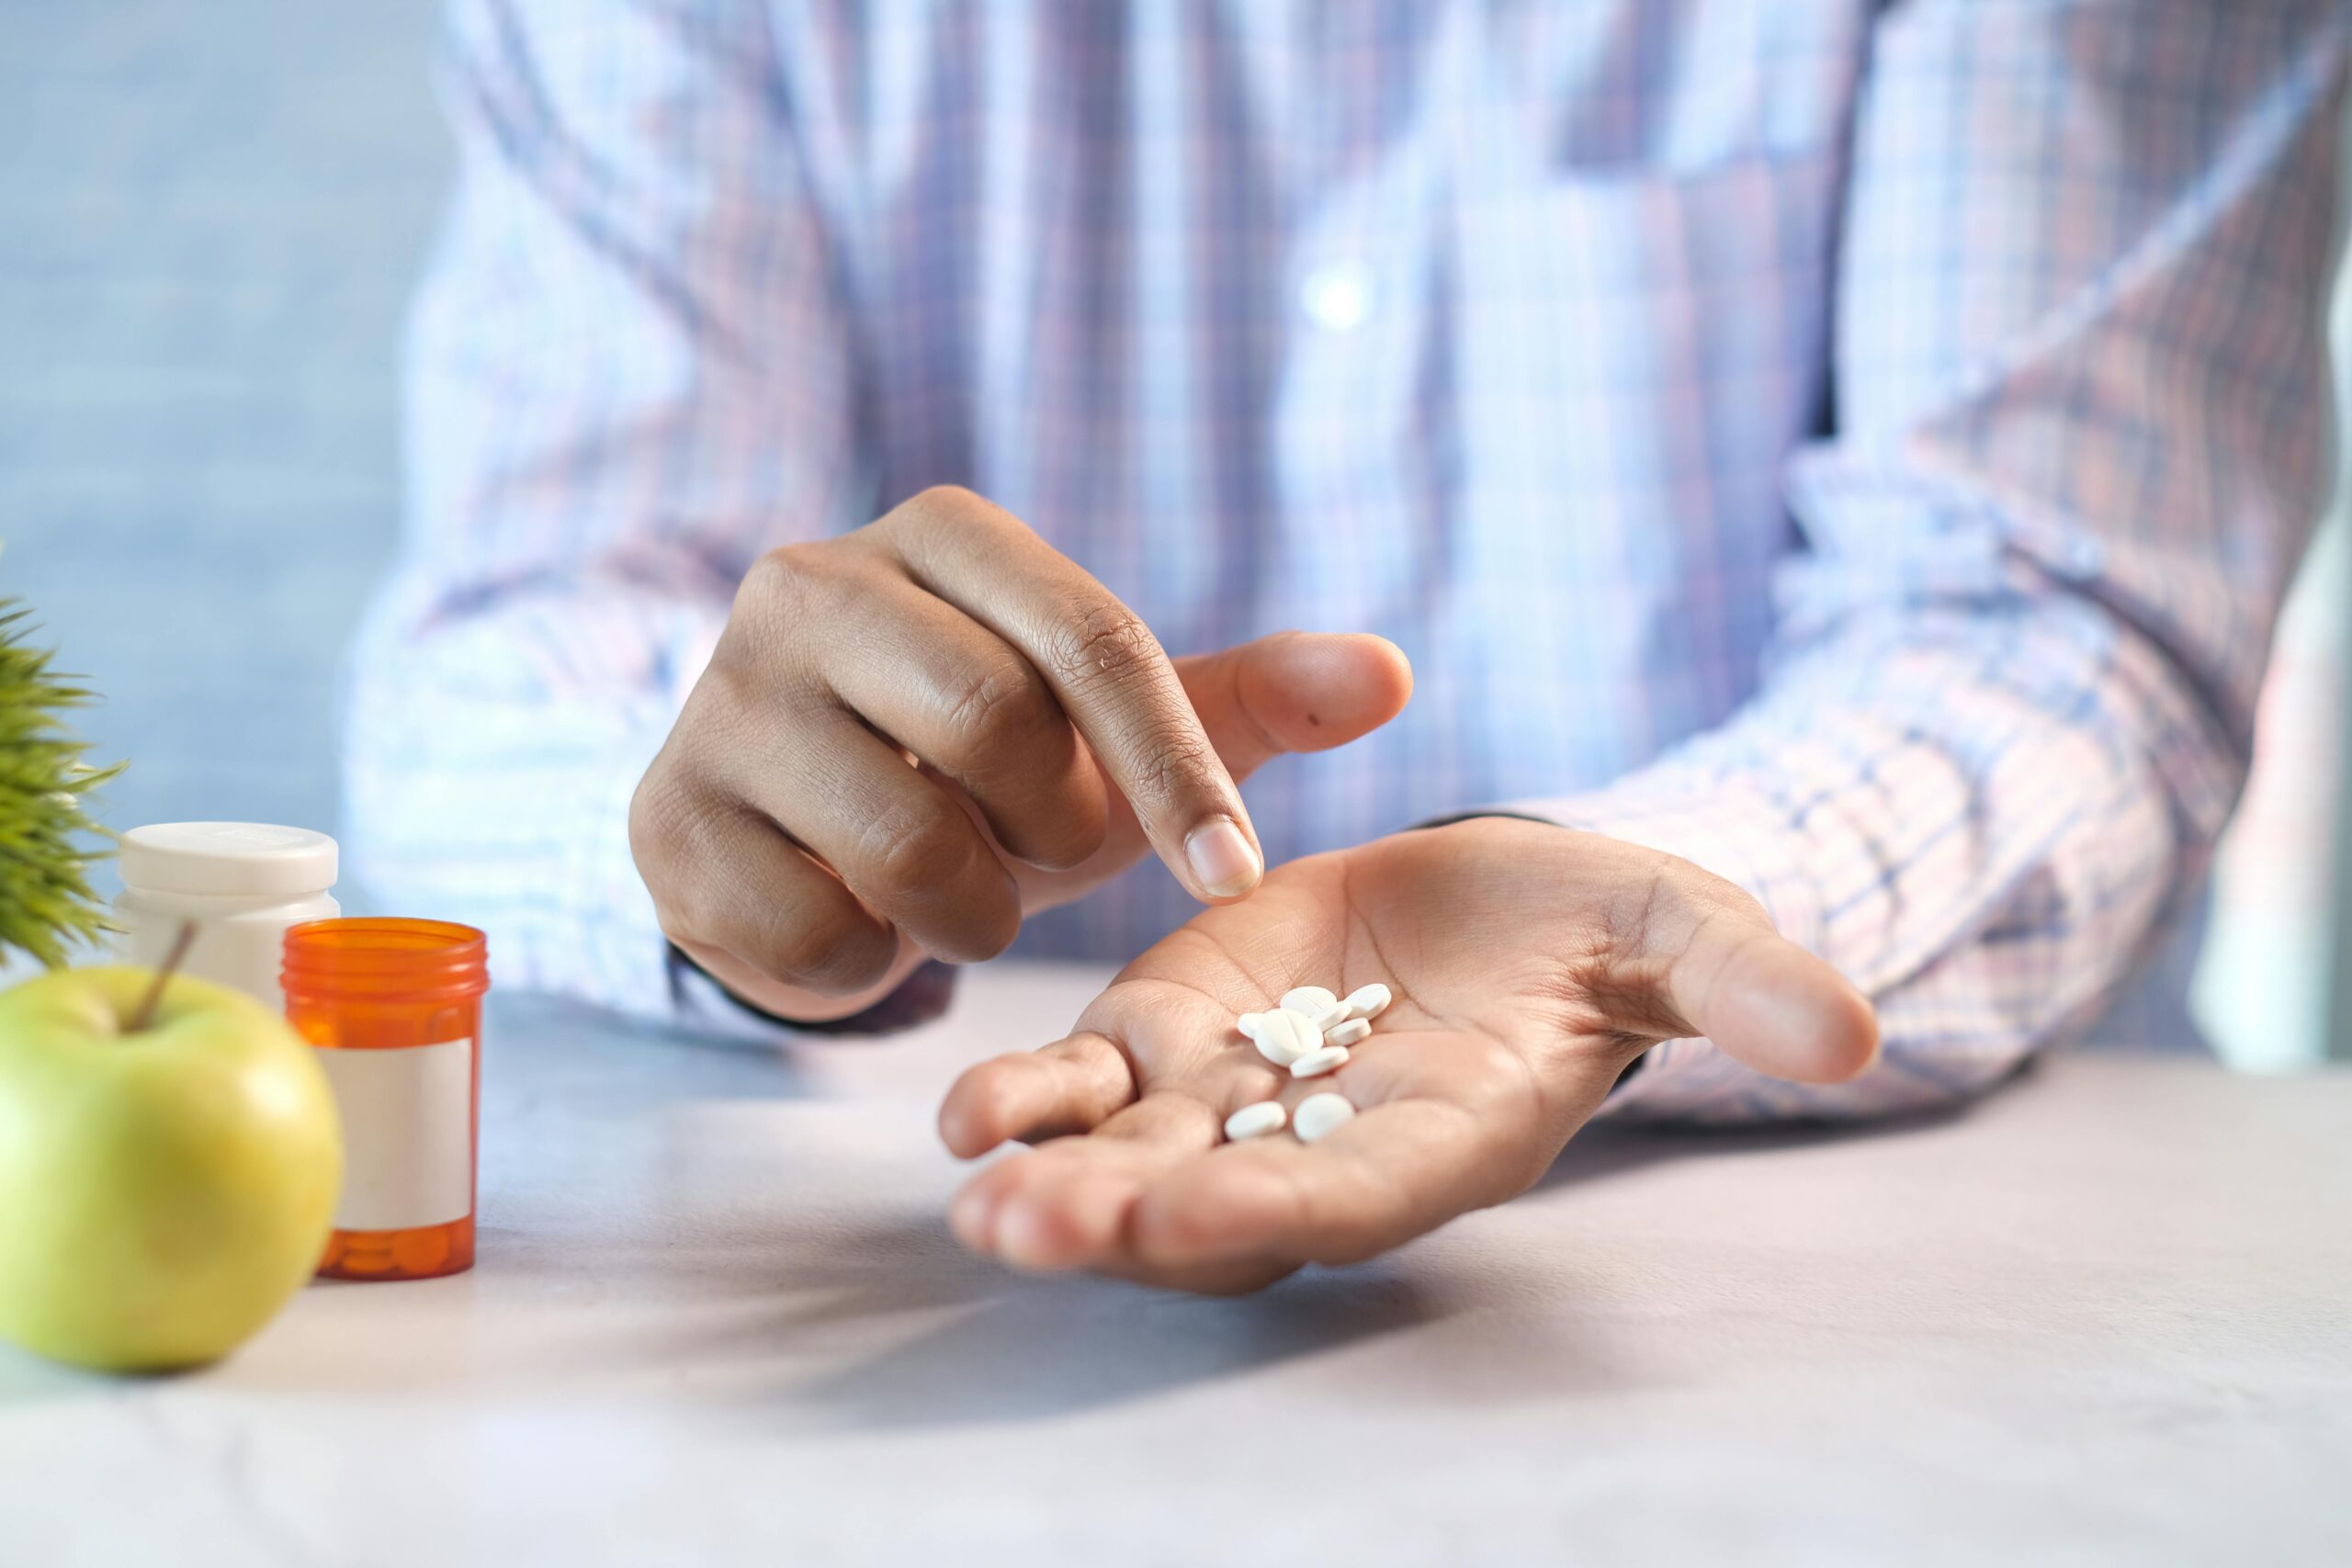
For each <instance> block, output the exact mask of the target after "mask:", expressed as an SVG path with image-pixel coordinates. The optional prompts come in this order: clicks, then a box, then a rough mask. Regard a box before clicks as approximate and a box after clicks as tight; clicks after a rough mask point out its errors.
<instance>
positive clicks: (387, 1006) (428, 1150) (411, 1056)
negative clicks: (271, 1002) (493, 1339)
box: [282, 919, 490, 1280]
mask: <svg viewBox="0 0 2352 1568" xmlns="http://www.w3.org/2000/svg"><path fill="white" fill-rule="evenodd" d="M285 957H286V964H285V969H284V973H283V976H282V978H283V980H284V982H285V987H286V1016H287V1019H288V1021H290V1022H291V1023H292V1024H293V1025H294V1029H295V1032H297V1033H299V1034H300V1035H301V1036H302V1038H303V1039H305V1040H307V1041H309V1042H310V1043H311V1044H313V1045H315V1046H317V1047H318V1048H319V1063H320V1065H321V1066H323V1067H325V1069H326V1074H327V1081H328V1083H329V1084H331V1085H332V1086H334V1099H335V1108H336V1110H337V1111H340V1112H341V1114H342V1117H343V1144H344V1156H343V1160H344V1173H343V1196H342V1198H341V1200H340V1201H338V1202H337V1203H336V1205H335V1214H334V1235H332V1236H330V1237H329V1238H328V1239H327V1251H326V1257H325V1258H323V1259H322V1261H321V1262H320V1264H319V1272H320V1273H322V1274H324V1275H327V1276H329V1277H330V1278H333V1279H337V1280H431V1279H435V1278H437V1277H439V1276H440V1275H443V1274H459V1273H463V1272H464V1271H465V1270H466V1269H470V1268H472V1267H473V1263H474V1165H475V1154H476V1151H477V1147H478V1145H479V1141H480V1138H481V998H482V993H483V992H484V991H486V990H488V989H489V988H490V971H489V966H488V944H487V943H486V942H484V940H483V938H482V934H481V932H480V931H476V930H474V929H473V927H471V926H460V925H453V924H451V923H449V922H448V921H446V920H412V919H338V920H308V921H305V922H303V923H302V924H300V925H296V926H290V927H288V929H287V932H286V954H285Z"/></svg>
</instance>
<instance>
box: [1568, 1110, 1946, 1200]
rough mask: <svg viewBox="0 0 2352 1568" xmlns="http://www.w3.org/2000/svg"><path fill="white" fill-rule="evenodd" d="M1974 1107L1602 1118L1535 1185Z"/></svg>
mask: <svg viewBox="0 0 2352 1568" xmlns="http://www.w3.org/2000/svg"><path fill="white" fill-rule="evenodd" d="M1971 1109H1972V1107H1971V1106H1965V1105H1963V1106H1958V1107H1953V1108H1951V1109H1945V1110H1938V1111H1919V1112H1917V1113H1915V1114H1911V1115H1905V1116H1892V1117H1887V1118H1884V1119H1883V1120H1879V1121H1871V1122H1782V1123H1776V1124H1774V1125H1771V1126H1766V1127H1722V1128H1689V1127H1670V1126H1643V1125H1638V1124H1635V1125H1623V1124H1619V1123H1611V1122H1603V1123H1601V1124H1600V1125H1599V1126H1594V1127H1587V1128H1586V1129H1585V1130H1584V1131H1582V1132H1580V1133H1578V1134H1577V1135H1576V1136H1575V1137H1574V1138H1573V1139H1571V1140H1570V1141H1569V1143H1568V1146H1567V1147H1566V1148H1565V1149H1563V1150H1561V1151H1560V1157H1559V1158H1558V1159H1555V1160H1554V1161H1553V1162H1552V1168H1551V1169H1550V1170H1549V1171H1547V1172H1545V1173H1544V1177H1543V1179H1541V1180H1539V1181H1538V1182H1537V1183H1536V1184H1535V1188H1534V1190H1536V1191H1539V1192H1542V1191H1547V1190H1552V1189H1555V1188H1564V1187H1571V1186H1576V1187H1582V1186H1588V1185H1589V1184H1591V1183H1593V1182H1596V1181H1605V1180H1609V1179H1612V1178H1615V1177H1620V1176H1629V1175H1632V1174H1633V1173H1634V1172H1636V1171H1639V1170H1643V1169H1645V1168H1648V1167H1650V1166H1654V1165H1661V1164H1664V1163H1666V1162H1668V1161H1669V1160H1678V1159H1694V1158H1697V1159H1719V1158H1722V1157H1724V1156H1740V1155H1763V1154H1780V1153H1785V1152H1787V1151H1789V1150H1792V1149H1805V1148H1827V1147H1834V1146H1838V1145H1848V1144H1860V1143H1871V1142H1875V1141H1876V1140H1878V1139H1881V1138H1899V1137H1907V1136H1911V1135H1914V1134H1919V1133H1923V1132H1928V1131H1932V1130H1934V1129H1936V1128H1939V1127H1943V1126H1947V1125H1950V1124H1951V1122H1956V1121H1958V1120H1959V1119H1960V1118H1961V1117H1962V1116H1964V1115H1966V1114H1967V1113H1968V1112H1969V1111H1970V1110H1971Z"/></svg>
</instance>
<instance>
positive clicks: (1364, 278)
mask: <svg viewBox="0 0 2352 1568" xmlns="http://www.w3.org/2000/svg"><path fill="white" fill-rule="evenodd" d="M1298 302H1299V304H1300V305H1302V306H1303V307H1305V308H1306V317H1307V320H1309V321H1313V322H1314V323H1315V324H1316V325H1317V326H1318V327H1322V328H1325V329H1326V330H1328V331H1330V332H1335V333H1345V332H1353V331H1354V330H1355V329H1356V328H1358V327H1360V326H1362V325H1363V324H1364V322H1365V321H1366V320H1368V319H1369V318H1370V317H1371V315H1372V269H1371V268H1369V267H1367V266H1365V265H1363V263H1361V262H1335V263H1333V264H1332V265H1329V266H1320V267H1317V268H1316V269H1315V270H1314V271H1313V272H1310V273H1308V274H1307V275H1306V283H1305V284H1304V285H1303V286H1302V287H1301V288H1300V289H1299V291H1298Z"/></svg>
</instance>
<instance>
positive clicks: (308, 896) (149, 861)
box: [114, 822, 343, 1012]
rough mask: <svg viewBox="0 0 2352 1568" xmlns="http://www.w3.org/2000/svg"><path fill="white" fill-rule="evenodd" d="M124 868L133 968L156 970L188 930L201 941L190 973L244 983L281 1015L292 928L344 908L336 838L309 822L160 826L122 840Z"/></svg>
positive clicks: (123, 908)
mask: <svg viewBox="0 0 2352 1568" xmlns="http://www.w3.org/2000/svg"><path fill="white" fill-rule="evenodd" d="M115 868H116V869H117V870H118V871H119V873H120V874H121V875H122V892H121V893H120V894H119V896H118V897H116V898H115V901H114V914H115V920H116V922H117V923H118V924H119V925H120V926H121V927H122V937H121V940H120V942H119V944H118V946H119V951H120V952H121V953H122V956H123V958H124V959H125V960H126V961H128V962H130V963H132V964H146V965H148V966H149V967H151V968H152V967H153V966H155V965H157V964H162V963H163V962H164V958H165V957H166V956H167V955H168V954H169V953H171V949H172V942H174V941H175V939H176V938H177V937H178V935H179V931H180V927H181V925H182V924H183V923H185V922H187V921H194V922H195V925H196V941H195V942H194V943H193V944H191V945H190V947H189V948H188V952H187V958H186V959H185V960H184V961H183V962H182V963H181V964H180V972H181V973H182V974H186V975H194V976H197V977H198V978H199V979H204V980H216V981H219V982H220V984H222V985H224V986H234V987H237V988H238V989H239V990H241V991H245V992H248V993H250V994H251V995H253V996H254V997H257V998H260V999H261V1000H262V1001H264V1002H266V1003H267V1004H268V1006H269V1008H270V1010H271V1011H273V1012H282V1011H283V1010H285V1007H286V993H285V991H284V989H283V988H282V987H280V986H279V984H278V978H277V973H278V969H279V966H280V964H282V962H283V955H284V953H285V947H286V928H287V927H288V926H290V925H294V924H296V923H298V922H300V921H302V920H329V919H334V918H335V917H336V916H338V915H340V914H342V913H343V909H342V907H341V906H340V905H338V904H336V903H335V901H334V898H333V897H331V896H330V895H329V893H328V891H327V890H328V889H329V888H331V887H333V886H334V876H335V847H334V840H333V839H330V838H328V837H327V836H326V835H325V834H324V833H314V832H312V831H311V829H308V828H273V827H270V826H267V825H266V824H264V823H260V822H158V823H154V824H152V825H150V826H148V827H145V828H133V829H130V831H129V832H128V833H125V834H124V835H123V836H122V843H121V846H120V848H119V850H118V851H117V852H116V855H115Z"/></svg>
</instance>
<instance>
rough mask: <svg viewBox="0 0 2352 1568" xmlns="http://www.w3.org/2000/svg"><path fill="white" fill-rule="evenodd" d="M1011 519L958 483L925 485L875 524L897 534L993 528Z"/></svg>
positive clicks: (1001, 510) (997, 507) (998, 508)
mask: <svg viewBox="0 0 2352 1568" xmlns="http://www.w3.org/2000/svg"><path fill="white" fill-rule="evenodd" d="M1009 521H1011V518H1010V514H1009V513H1006V512H1005V511H1004V510H1003V509H1002V508H1001V507H999V506H996V505H993V504H991V503H990V502H989V500H988V499H987V498H986V497H984V496H982V495H980V494H978V492H976V491H970V490H967V489H966V488H965V487H964V486H962V485H955V484H941V485H926V486H925V487H923V488H922V490H919V491H916V492H915V493H914V494H912V495H910V496H909V497H908V498H907V499H906V500H905V501H903V502H899V505H897V506H896V507H893V508H892V509H891V510H890V512H889V513H888V514H887V515H885V516H884V517H883V518H882V519H881V522H880V523H879V524H878V525H876V526H880V527H883V528H885V529H886V530H887V531H889V532H893V533H897V532H903V531H905V530H907V529H910V528H912V529H923V528H937V527H951V528H994V527H1001V526H1002V525H1005V524H1006V523H1008V522H1009Z"/></svg>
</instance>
